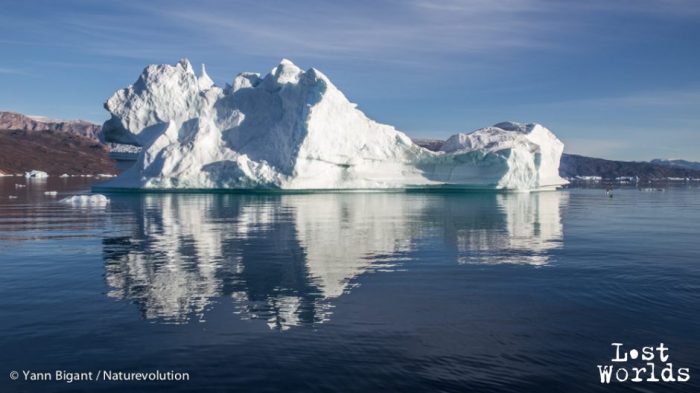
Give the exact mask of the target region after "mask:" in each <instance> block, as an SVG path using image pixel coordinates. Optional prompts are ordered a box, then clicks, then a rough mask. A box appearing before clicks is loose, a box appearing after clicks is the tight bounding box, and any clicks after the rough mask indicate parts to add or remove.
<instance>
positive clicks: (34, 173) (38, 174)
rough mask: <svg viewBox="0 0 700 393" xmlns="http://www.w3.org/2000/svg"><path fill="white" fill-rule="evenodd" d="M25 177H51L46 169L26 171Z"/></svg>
mask: <svg viewBox="0 0 700 393" xmlns="http://www.w3.org/2000/svg"><path fill="white" fill-rule="evenodd" d="M24 177H26V178H27V179H30V178H31V179H45V178H47V177H49V174H48V173H46V172H44V171H38V170H36V169H35V170H32V171H29V172H25V173H24Z"/></svg>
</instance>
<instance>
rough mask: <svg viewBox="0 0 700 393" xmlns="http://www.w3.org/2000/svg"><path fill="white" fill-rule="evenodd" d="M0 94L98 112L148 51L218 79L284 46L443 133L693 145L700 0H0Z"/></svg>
mask: <svg viewBox="0 0 700 393" xmlns="http://www.w3.org/2000/svg"><path fill="white" fill-rule="evenodd" d="M0 10H1V12H0V86H1V87H0V110H12V111H17V112H21V113H25V114H32V115H44V116H49V117H54V118H63V119H74V118H81V119H86V120H91V121H94V122H96V123H101V122H103V121H104V120H106V119H108V118H109V114H108V113H107V111H105V110H104V109H103V107H102V105H103V103H104V101H105V100H106V99H107V98H108V97H109V96H110V95H111V94H112V93H113V92H114V91H115V90H117V89H119V88H122V87H126V86H128V85H129V84H131V83H133V82H134V81H135V80H136V79H137V77H138V76H139V74H140V73H141V71H142V70H143V68H144V67H145V66H146V65H148V64H153V63H158V64H162V63H169V64H174V63H176V62H177V61H178V60H179V59H180V58H182V57H186V58H188V59H190V61H192V63H193V64H200V63H206V65H207V72H208V73H209V75H210V76H211V77H212V79H214V81H215V82H216V83H217V84H218V85H221V86H223V85H224V84H226V83H231V82H232V80H233V78H234V77H235V76H236V74H238V73H239V72H243V71H254V72H261V73H263V74H264V73H267V72H269V70H270V69H272V68H273V67H274V66H275V65H276V64H277V63H279V61H280V60H281V59H282V58H289V59H291V60H292V61H293V62H295V63H296V64H297V65H299V66H300V67H302V68H304V69H308V68H311V67H314V68H317V69H319V70H321V71H322V72H323V73H325V74H326V75H327V76H328V77H329V78H330V79H331V80H332V81H333V83H334V84H335V85H336V86H337V87H338V88H339V89H340V90H341V91H343V92H344V93H345V95H346V96H347V97H348V98H349V99H350V100H351V101H353V102H356V103H357V104H358V105H359V108H360V109H361V110H363V111H364V112H365V113H366V114H367V115H368V116H369V117H371V118H373V119H375V120H377V121H379V122H382V123H387V124H391V125H394V126H396V127H397V128H398V129H400V130H402V131H404V132H406V133H407V134H408V135H409V136H412V137H421V138H441V139H444V138H446V137H448V136H449V135H451V134H454V133H457V132H470V131H473V130H475V129H478V128H481V127H485V126H489V125H492V124H495V123H498V122H501V121H505V120H511V121H520V122H537V123H541V124H543V125H545V126H546V127H548V128H549V129H551V130H552V131H554V132H555V134H557V136H559V138H560V139H562V140H563V141H564V143H565V145H566V148H565V151H566V152H569V153H577V154H584V155H589V156H594V157H603V158H611V159H621V160H648V159H652V158H659V157H661V158H685V159H690V160H696V161H700V64H699V63H700V1H697V0H601V1H597V0H590V1H574V0H572V1H549V0H464V1H458V0H441V1H437V0H435V1H428V0H373V1H365V0H354V1H329V0H326V1H311V0H296V1H264V0H257V1H211V0H204V1H201V0H200V1H159V0H155V1H129V0H122V1H110V2H106V1H101V2H97V1H89V0H82V1H78V0H63V1H34V0H25V1H15V0H0Z"/></svg>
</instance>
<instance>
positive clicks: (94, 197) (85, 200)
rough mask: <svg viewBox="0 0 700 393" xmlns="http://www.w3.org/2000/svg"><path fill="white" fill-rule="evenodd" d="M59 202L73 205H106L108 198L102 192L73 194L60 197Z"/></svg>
mask: <svg viewBox="0 0 700 393" xmlns="http://www.w3.org/2000/svg"><path fill="white" fill-rule="evenodd" d="M61 203H64V204H67V205H73V206H107V205H108V204H109V199H108V198H107V197H106V196H104V195H102V194H89V195H73V196H70V197H68V198H64V199H61Z"/></svg>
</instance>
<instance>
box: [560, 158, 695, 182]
mask: <svg viewBox="0 0 700 393" xmlns="http://www.w3.org/2000/svg"><path fill="white" fill-rule="evenodd" d="M559 173H560V174H561V176H563V177H568V178H572V177H576V176H600V177H601V178H603V179H615V178H617V177H635V176H636V177H639V178H640V179H646V180H654V179H659V180H661V179H669V178H695V179H700V170H693V169H688V168H681V167H672V166H668V165H660V164H656V163H652V162H636V161H613V160H604V159H602V158H592V157H585V156H579V155H577V154H564V155H562V157H561V164H560V166H559Z"/></svg>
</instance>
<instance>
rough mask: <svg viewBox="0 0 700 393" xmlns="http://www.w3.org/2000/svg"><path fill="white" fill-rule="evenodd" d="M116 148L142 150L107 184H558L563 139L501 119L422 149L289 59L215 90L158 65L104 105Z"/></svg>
mask: <svg viewBox="0 0 700 393" xmlns="http://www.w3.org/2000/svg"><path fill="white" fill-rule="evenodd" d="M105 108H106V109H107V110H108V111H109V112H110V113H111V114H112V117H111V119H110V120H108V121H107V122H105V124H104V126H103V132H104V138H105V140H106V141H107V142H115V143H127V144H133V145H139V146H142V147H143V149H142V151H141V152H140V153H139V155H138V158H137V161H136V163H135V164H134V166H133V167H131V168H130V169H129V170H128V171H126V172H125V173H123V174H122V175H120V176H119V177H118V178H116V179H114V180H112V181H110V182H108V183H105V184H103V185H101V186H100V188H106V189H115V188H116V189H119V188H126V189H135V188H136V189H138V188H147V189H283V190H318V189H392V188H399V189H401V188H413V187H457V188H493V189H513V190H536V189H551V188H555V187H557V186H560V185H563V184H565V183H566V180H564V179H562V178H561V177H559V175H558V168H559V158H560V156H561V153H562V151H563V144H562V143H561V142H560V141H559V140H558V139H557V138H556V136H555V135H554V134H553V133H551V132H550V131H549V130H547V129H546V128H545V127H543V126H541V125H539V124H527V125H522V124H518V123H499V124H497V125H495V126H493V127H488V128H484V129H481V130H478V131H475V132H473V133H471V134H457V135H454V136H452V137H451V138H450V139H449V140H448V141H447V143H446V144H445V146H444V147H443V149H442V151H439V152H432V151H429V150H427V149H424V148H422V147H420V146H418V145H416V144H414V143H413V142H412V141H411V139H410V138H409V137H408V136H406V134H404V133H403V132H401V131H398V130H396V129H395V128H394V127H392V126H389V125H385V124H380V123H377V122H375V121H373V120H371V119H369V118H368V117H367V116H365V114H364V113H362V112H361V111H360V110H358V109H357V108H356V105H355V104H353V103H351V102H350V101H348V99H347V98H346V97H345V96H344V95H343V93H342V92H340V90H338V89H337V88H336V87H335V86H334V85H333V84H332V83H331V81H330V80H329V79H328V78H327V77H326V76H325V75H324V74H322V73H321V72H320V71H318V70H316V69H314V68H311V69H309V70H307V71H303V70H301V69H300V68H299V67H297V66H296V65H294V64H293V63H292V62H290V61H289V60H282V62H281V63H280V64H279V65H278V66H276V67H275V68H273V69H272V71H271V72H270V73H269V74H267V75H265V76H264V77H261V76H260V75H259V74H254V73H242V74H239V75H238V76H236V78H235V79H234V80H233V83H232V85H227V86H226V87H224V88H221V87H218V86H216V85H214V83H213V81H212V80H211V78H209V76H208V75H207V74H206V71H205V70H204V67H202V72H201V73H200V75H199V76H197V75H196V74H195V72H194V70H193V68H192V65H191V64H190V63H189V62H188V61H187V60H184V59H183V60H181V61H180V62H179V63H177V64H176V65H174V66H172V65H150V66H148V67H146V69H145V70H144V71H143V73H142V74H141V76H140V77H139V79H138V80H137V81H136V82H135V83H134V84H133V85H131V86H129V87H127V88H125V89H122V90H119V91H117V92H116V93H114V95H112V97H110V98H109V99H108V100H107V102H106V103H105Z"/></svg>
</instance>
